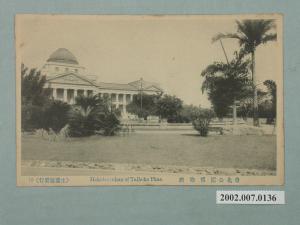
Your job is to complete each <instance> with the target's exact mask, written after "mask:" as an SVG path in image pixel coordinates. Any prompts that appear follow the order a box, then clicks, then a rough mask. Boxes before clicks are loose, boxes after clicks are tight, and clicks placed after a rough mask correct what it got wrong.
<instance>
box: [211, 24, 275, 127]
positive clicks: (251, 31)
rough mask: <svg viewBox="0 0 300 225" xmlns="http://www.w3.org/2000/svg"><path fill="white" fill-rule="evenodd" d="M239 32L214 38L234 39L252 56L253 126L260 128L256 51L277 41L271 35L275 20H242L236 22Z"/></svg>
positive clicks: (272, 34) (245, 52) (214, 39)
mask: <svg viewBox="0 0 300 225" xmlns="http://www.w3.org/2000/svg"><path fill="white" fill-rule="evenodd" d="M236 25H237V32H236V33H227V34H222V33H220V34H218V35H217V36H215V37H214V38H213V41H217V40H220V39H223V38H234V39H237V40H238V41H239V45H240V46H241V48H242V52H243V53H244V54H251V73H252V86H253V125H254V126H259V119H258V100H257V87H256V86H257V84H256V74H255V50H256V48H257V47H258V46H259V45H261V44H264V43H267V42H269V41H274V40H276V39H277V34H276V33H270V31H271V30H272V29H273V28H275V23H274V20H258V19H257V20H256V19H255V20H242V21H236Z"/></svg>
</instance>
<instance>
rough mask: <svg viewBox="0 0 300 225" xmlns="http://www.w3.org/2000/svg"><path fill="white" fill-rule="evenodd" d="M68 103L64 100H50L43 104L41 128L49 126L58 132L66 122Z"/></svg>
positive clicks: (48, 127)
mask: <svg viewBox="0 0 300 225" xmlns="http://www.w3.org/2000/svg"><path fill="white" fill-rule="evenodd" d="M69 110H70V105H68V104H67V103H65V102H62V101H58V100H52V101H50V102H49V104H48V105H46V106H45V109H44V112H43V122H42V123H43V128H44V129H45V130H49V129H50V128H51V129H52V130H53V131H54V132H55V133H58V132H59V131H60V130H61V129H62V128H63V127H64V126H65V125H66V124H67V123H68V112H69Z"/></svg>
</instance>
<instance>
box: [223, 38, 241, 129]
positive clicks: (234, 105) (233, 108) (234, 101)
mask: <svg viewBox="0 0 300 225" xmlns="http://www.w3.org/2000/svg"><path fill="white" fill-rule="evenodd" d="M220 44H221V47H222V49H223V52H224V55H225V58H226V61H227V65H228V66H229V61H228V57H227V54H226V51H225V48H224V46H223V43H222V40H221V39H220ZM236 115H237V114H236V100H235V98H234V99H233V106H232V116H233V118H232V123H233V125H236Z"/></svg>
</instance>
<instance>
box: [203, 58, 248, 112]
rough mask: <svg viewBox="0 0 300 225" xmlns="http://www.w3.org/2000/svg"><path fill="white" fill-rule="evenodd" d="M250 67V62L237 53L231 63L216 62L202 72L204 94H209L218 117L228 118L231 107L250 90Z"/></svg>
mask: <svg viewBox="0 0 300 225" xmlns="http://www.w3.org/2000/svg"><path fill="white" fill-rule="evenodd" d="M248 67H249V61H248V60H242V57H241V54H240V53H239V54H238V53H235V58H234V59H233V60H232V61H231V62H228V63H223V62H215V63H213V64H211V65H209V66H207V67H206V68H205V69H204V70H203V71H202V73H201V76H203V77H204V82H203V83H202V92H204V91H206V92H207V94H208V98H209V100H210V101H211V103H212V105H213V108H214V111H215V113H216V115H217V117H219V118H223V117H224V116H226V115H227V113H228V112H229V109H230V106H232V105H233V103H234V102H235V101H237V100H240V99H242V98H243V97H244V95H245V92H246V90H247V88H249V73H248V71H249V70H248Z"/></svg>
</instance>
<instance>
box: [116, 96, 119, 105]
mask: <svg viewBox="0 0 300 225" xmlns="http://www.w3.org/2000/svg"><path fill="white" fill-rule="evenodd" d="M116 108H119V94H118V93H116Z"/></svg>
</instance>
